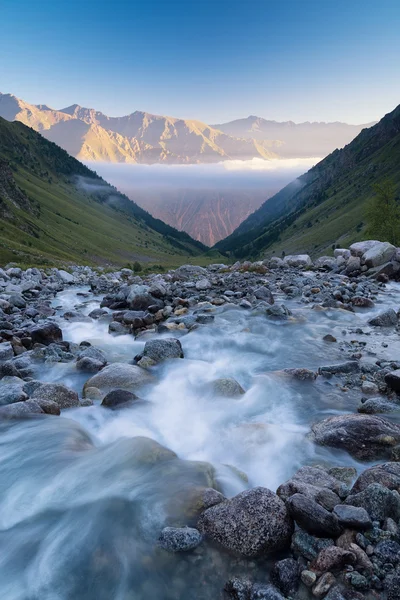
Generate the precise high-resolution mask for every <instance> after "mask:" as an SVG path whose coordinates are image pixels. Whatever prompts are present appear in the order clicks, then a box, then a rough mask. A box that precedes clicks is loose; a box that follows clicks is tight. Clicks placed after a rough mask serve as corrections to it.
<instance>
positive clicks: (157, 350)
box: [135, 338, 183, 364]
mask: <svg viewBox="0 0 400 600" xmlns="http://www.w3.org/2000/svg"><path fill="white" fill-rule="evenodd" d="M143 357H145V358H150V359H151V360H152V361H153V362H154V363H155V364H156V363H159V362H162V361H164V360H169V359H172V358H183V350H182V345H181V343H180V341H179V340H178V339H176V338H162V339H155V340H149V341H148V342H146V343H145V345H144V350H143V353H142V354H139V355H138V356H136V357H135V360H138V361H139V360H140V359H141V358H143Z"/></svg>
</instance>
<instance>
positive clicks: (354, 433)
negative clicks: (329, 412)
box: [311, 414, 400, 460]
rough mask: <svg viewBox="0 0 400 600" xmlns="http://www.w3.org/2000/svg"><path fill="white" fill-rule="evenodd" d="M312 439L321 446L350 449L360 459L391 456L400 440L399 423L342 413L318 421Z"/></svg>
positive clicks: (314, 426) (313, 429)
mask: <svg viewBox="0 0 400 600" xmlns="http://www.w3.org/2000/svg"><path fill="white" fill-rule="evenodd" d="M311 430H312V434H311V439H312V440H313V441H314V442H315V443H316V444H319V445H320V446H331V447H333V448H341V449H343V450H347V452H349V453H350V454H351V455H353V456H355V457H356V458H358V459H360V460H373V459H379V458H384V457H385V456H386V457H390V454H391V449H392V448H393V447H394V446H396V445H397V444H398V443H399V442H400V425H398V424H397V423H391V422H390V421H387V420H386V419H384V418H382V417H377V416H373V415H361V414H351V415H339V416H335V417H329V418H327V419H324V420H323V421H320V422H319V423H315V424H314V425H313V426H312V428H311Z"/></svg>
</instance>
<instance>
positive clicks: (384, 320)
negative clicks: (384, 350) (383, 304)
mask: <svg viewBox="0 0 400 600" xmlns="http://www.w3.org/2000/svg"><path fill="white" fill-rule="evenodd" d="M397 322H398V319H397V314H396V313H395V311H394V310H393V308H389V309H388V310H384V311H383V312H381V313H379V314H378V315H376V316H375V317H373V318H372V319H370V320H369V321H368V323H369V325H373V326H374V327H394V326H395V325H397Z"/></svg>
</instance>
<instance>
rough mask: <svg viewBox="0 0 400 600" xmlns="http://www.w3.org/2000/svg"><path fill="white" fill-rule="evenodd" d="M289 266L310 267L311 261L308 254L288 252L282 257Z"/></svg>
mask: <svg viewBox="0 0 400 600" xmlns="http://www.w3.org/2000/svg"><path fill="white" fill-rule="evenodd" d="M283 262H284V264H285V265H288V266H289V267H311V266H312V264H313V262H312V260H311V258H310V257H309V255H308V254H290V255H289V256H285V258H284V259H283Z"/></svg>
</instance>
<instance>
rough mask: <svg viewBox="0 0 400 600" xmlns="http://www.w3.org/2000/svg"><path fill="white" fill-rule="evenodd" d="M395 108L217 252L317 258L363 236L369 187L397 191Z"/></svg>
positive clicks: (399, 126) (399, 115)
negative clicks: (388, 183)
mask: <svg viewBox="0 0 400 600" xmlns="http://www.w3.org/2000/svg"><path fill="white" fill-rule="evenodd" d="M399 165H400V105H399V106H398V107H397V108H396V109H395V110H394V111H393V112H391V113H389V114H387V115H386V116H385V117H383V119H381V121H379V123H377V124H376V125H374V126H372V127H370V128H366V129H363V131H361V133H360V134H359V135H358V136H357V137H356V138H355V139H354V140H353V141H352V142H351V143H350V144H348V145H347V146H346V147H345V148H343V149H342V150H335V151H334V152H332V154H330V155H329V156H327V157H326V158H325V159H324V160H322V161H321V162H320V163H318V164H317V165H316V166H315V167H313V168H312V169H310V170H309V171H308V172H307V173H305V174H304V175H302V176H300V177H299V178H298V179H296V180H295V181H293V182H292V183H290V184H289V185H287V186H286V187H284V188H283V189H282V190H281V191H280V192H278V193H277V194H276V195H275V196H273V197H272V198H270V199H269V200H267V202H265V203H264V204H263V205H262V206H261V207H260V208H259V209H258V210H257V211H256V212H254V213H253V214H252V215H250V217H248V218H247V219H246V220H245V221H244V222H243V223H242V224H241V225H240V226H239V227H238V228H237V229H236V231H234V232H233V234H232V235H230V236H229V237H228V238H226V239H225V240H222V241H221V242H219V243H218V244H216V248H218V249H219V250H220V251H223V252H229V253H231V254H232V255H234V256H236V257H247V256H259V255H265V253H266V252H268V253H272V252H277V253H280V252H281V251H282V250H284V251H285V252H286V253H293V252H309V253H310V254H315V255H317V254H322V253H324V252H326V251H328V250H331V246H332V244H339V245H341V246H343V247H348V245H349V244H350V243H352V242H354V241H357V240H359V239H362V238H363V232H364V230H365V209H366V204H367V202H368V201H369V199H370V198H371V197H372V195H373V190H372V185H373V184H374V183H379V182H382V181H384V180H385V179H388V178H389V179H391V180H393V182H394V183H395V184H396V185H397V189H399V188H400V167H399Z"/></svg>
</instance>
